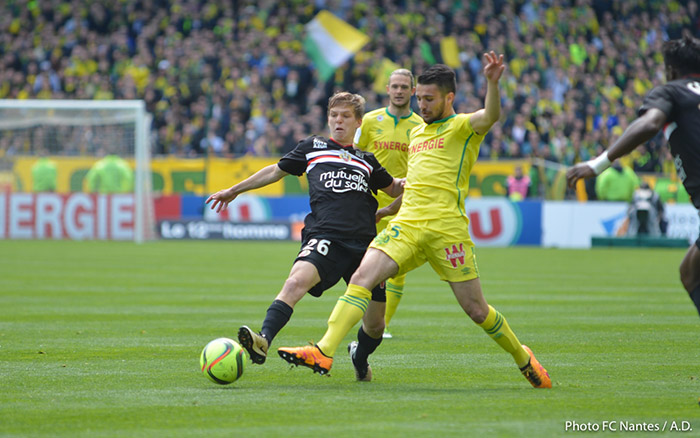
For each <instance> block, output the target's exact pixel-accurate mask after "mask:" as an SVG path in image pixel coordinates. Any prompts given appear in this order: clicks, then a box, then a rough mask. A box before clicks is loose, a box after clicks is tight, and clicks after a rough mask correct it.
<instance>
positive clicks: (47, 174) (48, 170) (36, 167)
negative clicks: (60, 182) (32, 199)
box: [31, 152, 58, 192]
mask: <svg viewBox="0 0 700 438" xmlns="http://www.w3.org/2000/svg"><path fill="white" fill-rule="evenodd" d="M31 171H32V191H33V192H55V191H56V183H57V175H58V170H57V167H56V162H55V161H53V160H52V159H51V158H49V157H47V156H46V153H45V152H44V153H42V157H41V158H39V159H38V160H37V161H36V163H34V164H33V165H32V169H31Z"/></svg>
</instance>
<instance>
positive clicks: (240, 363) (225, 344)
mask: <svg viewBox="0 0 700 438" xmlns="http://www.w3.org/2000/svg"><path fill="white" fill-rule="evenodd" d="M247 359H248V355H247V354H246V351H245V350H244V349H243V347H241V346H240V345H239V344H238V342H236V341H234V340H232V339H229V338H218V339H214V340H213V341H211V342H210V343H208V344H207V346H206V347H204V350H202V354H201V356H200V357H199V365H200V366H201V368H202V374H204V375H205V376H207V377H208V378H209V380H211V381H212V382H214V383H218V384H219V385H228V384H229V383H233V382H235V381H236V380H238V378H239V377H241V375H242V374H243V370H244V369H245V362H246V360H247Z"/></svg>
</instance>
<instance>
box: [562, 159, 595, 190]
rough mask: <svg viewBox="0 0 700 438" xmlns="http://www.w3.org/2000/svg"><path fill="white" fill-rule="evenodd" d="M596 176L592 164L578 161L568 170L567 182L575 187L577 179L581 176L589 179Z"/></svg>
mask: <svg viewBox="0 0 700 438" xmlns="http://www.w3.org/2000/svg"><path fill="white" fill-rule="evenodd" d="M594 176H595V172H594V171H593V168H592V167H591V166H589V165H588V164H587V163H578V164H577V165H575V166H574V167H571V168H569V170H567V171H566V183H567V184H568V185H569V187H571V188H573V187H574V184H576V181H578V180H580V179H581V178H583V179H587V178H593V177H594Z"/></svg>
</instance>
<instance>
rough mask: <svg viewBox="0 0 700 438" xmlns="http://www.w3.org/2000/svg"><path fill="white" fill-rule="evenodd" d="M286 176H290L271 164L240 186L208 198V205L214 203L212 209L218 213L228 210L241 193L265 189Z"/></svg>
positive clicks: (221, 191)
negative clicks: (229, 205)
mask: <svg viewBox="0 0 700 438" xmlns="http://www.w3.org/2000/svg"><path fill="white" fill-rule="evenodd" d="M286 175H289V174H288V173H287V172H285V171H284V170H282V169H280V167H279V166H278V165H277V164H271V165H269V166H267V167H263V168H262V169H260V170H258V171H257V172H256V173H254V174H253V175H251V176H249V177H248V178H246V179H245V180H243V181H241V182H239V183H238V184H236V185H234V186H231V187H229V188H228V189H224V190H219V191H218V192H216V193H214V194H212V195H211V196H209V198H207V201H206V203H207V204H209V202H211V201H214V202H213V203H212V204H211V209H212V210H216V211H217V213H218V212H220V211H221V210H223V209H225V208H227V207H228V204H229V203H230V202H231V201H233V200H234V199H236V197H237V196H238V195H240V194H241V193H243V192H247V191H249V190H254V189H259V188H260V187H265V186H266V185H269V184H272V183H273V182H277V181H279V180H281V179H282V178H283V177H284V176H286Z"/></svg>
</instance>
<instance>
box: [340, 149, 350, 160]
mask: <svg viewBox="0 0 700 438" xmlns="http://www.w3.org/2000/svg"><path fill="white" fill-rule="evenodd" d="M340 158H342V159H343V161H350V160H352V155H350V152H348V151H340Z"/></svg>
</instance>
